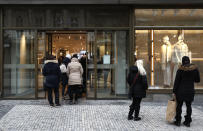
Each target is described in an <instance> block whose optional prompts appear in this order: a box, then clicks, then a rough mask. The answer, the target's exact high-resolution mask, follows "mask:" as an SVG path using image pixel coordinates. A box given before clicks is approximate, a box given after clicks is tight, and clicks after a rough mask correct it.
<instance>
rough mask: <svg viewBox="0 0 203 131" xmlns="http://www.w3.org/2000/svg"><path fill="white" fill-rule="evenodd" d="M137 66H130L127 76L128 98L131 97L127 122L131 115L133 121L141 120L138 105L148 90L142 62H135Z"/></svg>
mask: <svg viewBox="0 0 203 131" xmlns="http://www.w3.org/2000/svg"><path fill="white" fill-rule="evenodd" d="M136 64H137V66H132V67H131V68H130V73H129V75H128V79H127V81H128V84H129V85H130V89H129V98H131V97H133V102H132V104H131V105H130V111H129V114H128V120H132V119H133V116H132V115H133V113H134V112H135V114H134V120H135V121H138V120H141V118H140V117H139V112H140V103H141V101H142V98H144V97H146V90H147V89H148V84H147V77H146V71H145V69H144V68H143V62H142V60H138V61H136Z"/></svg>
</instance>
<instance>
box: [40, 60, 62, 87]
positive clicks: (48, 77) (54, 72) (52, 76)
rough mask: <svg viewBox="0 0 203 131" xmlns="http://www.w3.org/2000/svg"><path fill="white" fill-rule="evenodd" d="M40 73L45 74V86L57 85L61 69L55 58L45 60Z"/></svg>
mask: <svg viewBox="0 0 203 131" xmlns="http://www.w3.org/2000/svg"><path fill="white" fill-rule="evenodd" d="M42 73H43V75H44V76H45V82H44V86H45V87H46V88H57V87H58V86H59V82H60V75H61V71H60V68H59V65H58V62H57V61H56V60H46V61H45V65H44V67H43V69H42Z"/></svg>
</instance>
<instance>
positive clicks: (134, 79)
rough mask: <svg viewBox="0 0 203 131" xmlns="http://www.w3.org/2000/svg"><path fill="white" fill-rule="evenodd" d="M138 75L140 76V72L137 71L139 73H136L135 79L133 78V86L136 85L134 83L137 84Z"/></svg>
mask: <svg viewBox="0 0 203 131" xmlns="http://www.w3.org/2000/svg"><path fill="white" fill-rule="evenodd" d="M138 76H139V73H137V74H136V76H135V78H134V80H133V83H132V85H131V87H133V86H134V84H135V82H136V80H137V78H138Z"/></svg>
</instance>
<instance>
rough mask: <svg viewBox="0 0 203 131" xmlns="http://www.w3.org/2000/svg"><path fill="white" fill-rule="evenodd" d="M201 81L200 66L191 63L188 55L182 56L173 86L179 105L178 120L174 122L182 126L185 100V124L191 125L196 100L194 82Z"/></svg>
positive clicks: (177, 108)
mask: <svg viewBox="0 0 203 131" xmlns="http://www.w3.org/2000/svg"><path fill="white" fill-rule="evenodd" d="M195 82H200V74H199V71H198V68H197V67H196V66H195V65H194V64H190V59H189V57H188V56H184V57H183V58H182V65H181V66H180V67H179V69H178V70H177V73H176V77H175V83H174V87H173V93H174V95H175V96H176V100H177V107H176V116H175V119H176V121H175V122H174V124H175V125H176V126H180V124H181V113H182V105H183V102H185V103H186V107H187V110H186V115H185V121H184V122H183V124H184V125H185V126H187V127H190V123H191V122H192V118H191V115H192V107H191V104H192V102H193V100H194V95H195V89H194V83H195Z"/></svg>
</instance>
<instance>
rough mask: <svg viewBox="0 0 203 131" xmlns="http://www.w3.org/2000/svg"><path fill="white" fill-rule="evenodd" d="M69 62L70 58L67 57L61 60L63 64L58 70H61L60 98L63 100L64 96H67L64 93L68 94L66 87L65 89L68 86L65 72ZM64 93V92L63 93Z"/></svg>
mask: <svg viewBox="0 0 203 131" xmlns="http://www.w3.org/2000/svg"><path fill="white" fill-rule="evenodd" d="M70 62H71V60H70V56H69V55H67V56H66V57H65V58H64V59H63V62H62V64H61V65H60V69H61V73H62V74H61V81H62V97H63V99H64V100H65V96H66V94H68V93H66V92H68V90H67V91H66V87H67V85H68V76H67V74H66V72H67V66H68V64H69V63H70ZM65 91H66V92H65Z"/></svg>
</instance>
